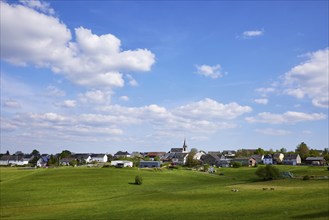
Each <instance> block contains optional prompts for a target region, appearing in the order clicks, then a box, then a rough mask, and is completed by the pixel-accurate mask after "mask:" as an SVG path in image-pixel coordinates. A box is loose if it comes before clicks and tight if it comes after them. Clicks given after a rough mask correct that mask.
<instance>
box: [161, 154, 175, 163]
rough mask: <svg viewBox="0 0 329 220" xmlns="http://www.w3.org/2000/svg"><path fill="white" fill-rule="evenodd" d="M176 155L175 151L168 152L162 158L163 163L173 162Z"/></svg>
mask: <svg viewBox="0 0 329 220" xmlns="http://www.w3.org/2000/svg"><path fill="white" fill-rule="evenodd" d="M174 156H175V153H170V152H169V153H166V154H165V155H164V156H163V157H162V158H160V160H161V161H162V162H163V163H167V162H172V159H173V157H174Z"/></svg>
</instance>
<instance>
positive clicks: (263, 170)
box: [256, 164, 280, 180]
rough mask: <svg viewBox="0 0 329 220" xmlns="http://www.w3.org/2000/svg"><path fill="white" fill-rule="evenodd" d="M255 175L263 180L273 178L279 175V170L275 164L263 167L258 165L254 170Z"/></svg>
mask: <svg viewBox="0 0 329 220" xmlns="http://www.w3.org/2000/svg"><path fill="white" fill-rule="evenodd" d="M256 175H257V176H259V177H261V178H263V179H264V180H273V179H278V178H279V177H280V171H279V169H278V168H276V167H275V166H273V165H270V164H268V165H266V166H265V167H264V166H261V167H258V168H257V170H256Z"/></svg>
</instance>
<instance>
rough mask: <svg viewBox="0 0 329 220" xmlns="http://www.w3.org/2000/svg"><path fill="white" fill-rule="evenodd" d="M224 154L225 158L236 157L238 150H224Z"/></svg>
mask: <svg viewBox="0 0 329 220" xmlns="http://www.w3.org/2000/svg"><path fill="white" fill-rule="evenodd" d="M222 155H223V156H224V157H225V158H234V157H235V155H236V151H234V150H224V151H223V152H222Z"/></svg>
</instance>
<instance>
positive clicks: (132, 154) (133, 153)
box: [130, 151, 144, 158]
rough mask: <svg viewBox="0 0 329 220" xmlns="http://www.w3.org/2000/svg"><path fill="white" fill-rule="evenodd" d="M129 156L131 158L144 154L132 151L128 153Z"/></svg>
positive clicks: (140, 156) (141, 156)
mask: <svg viewBox="0 0 329 220" xmlns="http://www.w3.org/2000/svg"><path fill="white" fill-rule="evenodd" d="M130 157H132V158H143V157H144V156H143V155H142V154H141V153H140V152H136V151H134V152H132V153H131V154H130Z"/></svg>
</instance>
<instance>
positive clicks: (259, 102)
mask: <svg viewBox="0 0 329 220" xmlns="http://www.w3.org/2000/svg"><path fill="white" fill-rule="evenodd" d="M254 102H255V103H257V104H262V105H266V104H267V103H268V99H265V98H263V99H254Z"/></svg>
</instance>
